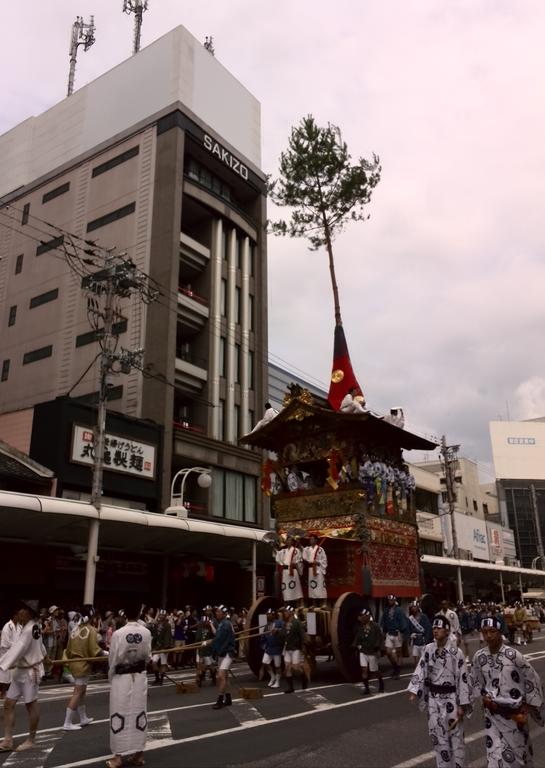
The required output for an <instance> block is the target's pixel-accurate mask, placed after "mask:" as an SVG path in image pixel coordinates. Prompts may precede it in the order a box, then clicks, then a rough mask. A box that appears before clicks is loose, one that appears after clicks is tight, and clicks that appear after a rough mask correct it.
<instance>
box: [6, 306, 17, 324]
mask: <svg viewBox="0 0 545 768" xmlns="http://www.w3.org/2000/svg"><path fill="white" fill-rule="evenodd" d="M16 317H17V305H14V306H13V307H10V308H9V317H8V325H15V318H16Z"/></svg>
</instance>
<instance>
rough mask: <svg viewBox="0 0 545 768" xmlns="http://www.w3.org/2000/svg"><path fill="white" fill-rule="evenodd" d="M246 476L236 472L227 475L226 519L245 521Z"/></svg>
mask: <svg viewBox="0 0 545 768" xmlns="http://www.w3.org/2000/svg"><path fill="white" fill-rule="evenodd" d="M243 480H244V476H243V475H239V474H237V473H236V472H226V473H225V517H227V518H229V520H240V521H242V520H244V483H243Z"/></svg>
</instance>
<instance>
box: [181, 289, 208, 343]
mask: <svg viewBox="0 0 545 768" xmlns="http://www.w3.org/2000/svg"><path fill="white" fill-rule="evenodd" d="M209 314H210V313H209V310H208V302H207V300H206V299H205V298H204V297H202V296H199V295H198V294H196V293H195V292H194V291H193V290H192V289H191V287H190V286H189V285H182V286H180V287H179V288H178V321H179V322H180V323H182V326H183V328H184V333H186V334H187V332H190V333H199V331H202V329H203V328H204V326H205V325H206V323H207V322H208V317H209Z"/></svg>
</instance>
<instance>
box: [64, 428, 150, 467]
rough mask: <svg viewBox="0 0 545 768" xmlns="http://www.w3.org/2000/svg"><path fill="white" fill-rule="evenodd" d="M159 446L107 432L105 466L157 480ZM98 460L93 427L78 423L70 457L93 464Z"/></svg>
mask: <svg viewBox="0 0 545 768" xmlns="http://www.w3.org/2000/svg"><path fill="white" fill-rule="evenodd" d="M155 454H156V447H155V446H154V445H150V444H149V443H141V442H139V441H137V440H131V439H129V438H127V437H120V436H119V435H110V434H106V436H105V439H104V469H108V470H110V471H113V472H122V473H124V474H127V475H136V476H137V477H142V478H145V479H146V480H153V479H154V478H155ZM94 460H95V451H94V435H93V430H92V428H91V427H83V426H81V425H79V424H75V425H74V428H73V432H72V448H71V452H70V461H72V462H73V463H75V464H86V465H88V466H92V465H93V464H94Z"/></svg>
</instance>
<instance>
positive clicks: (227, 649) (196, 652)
mask: <svg viewBox="0 0 545 768" xmlns="http://www.w3.org/2000/svg"><path fill="white" fill-rule="evenodd" d="M324 609H325V608H324V606H323V605H322V606H321V607H320V608H319V609H317V608H315V607H310V608H309V609H305V608H303V607H302V606H294V605H292V604H289V603H287V604H286V605H285V606H284V607H282V608H280V609H275V608H269V609H268V611H267V613H266V616H264V617H263V621H261V620H260V627H259V633H260V634H259V638H258V643H259V646H260V648H261V650H262V654H263V657H262V674H261V675H260V677H261V679H264V678H268V680H267V684H268V686H269V687H270V688H275V689H278V688H280V685H281V680H282V677H285V683H286V684H285V688H284V692H285V693H287V694H289V693H293V692H294V690H295V686H294V681H295V680H296V679H300V684H301V688H302V689H305V688H306V687H307V685H308V682H309V674H310V666H309V662H310V660H309V658H308V655H309V642H308V641H309V637H308V632H307V629H308V627H307V617H308V612H309V611H313V610H324ZM247 613H248V612H247V610H246V609H241V610H240V611H238V612H237V611H235V609H234V607H233V606H230V607H228V606H226V605H217V606H212V605H206V606H204V607H203V608H202V609H201V610H200V611H197V610H196V609H195V608H194V607H192V606H189V605H186V606H185V608H184V609H176V610H168V611H167V610H166V609H162V608H154V607H151V606H144V605H142V606H140V607H139V608H136V607H134V606H133V607H130V608H127V609H126V610H125V609H119V610H117V611H113V610H106V611H104V613H99V612H95V611H94V610H93V608H92V607H91V606H84V607H83V608H82V609H81V610H80V611H75V610H67V611H66V612H64V611H63V610H62V609H61V608H60V607H59V606H57V605H51V606H50V607H49V609H47V610H42V611H38V610H37V607H36V606H34V605H33V604H32V603H28V602H24V601H23V602H20V603H19V604H18V605H17V607H16V609H15V610H14V611H13V614H12V616H11V618H10V620H9V621H8V622H6V624H5V625H4V627H3V629H2V634H1V640H0V698H3V699H4V736H3V740H2V741H1V742H0V752H9V751H12V750H13V749H14V743H13V729H14V720H15V705H16V703H17V701H18V700H21V699H22V701H23V702H24V704H25V706H26V709H27V714H28V724H29V734H28V738H27V739H26V740H25V741H24V742H22V743H21V744H19V745H18V746H17V748H16V751H19V752H20V751H25V750H27V749H31V748H32V747H33V746H34V744H35V738H36V731H37V728H38V722H39V711H38V705H37V700H38V691H39V685H40V682H41V679H42V677H45V678H49V679H50V680H52V681H53V682H61V681H62V682H67V683H70V684H71V685H72V686H73V690H72V692H71V695H70V697H69V699H68V701H67V707H66V712H65V720H64V724H63V726H62V727H63V728H64V730H67V731H76V730H80V729H81V728H84V727H86V726H88V725H90V724H91V723H92V722H93V718H92V717H90V716H89V715H88V713H87V709H86V698H85V697H86V691H87V686H88V684H89V680H90V677H91V676H92V675H95V676H98V675H100V674H102V675H103V676H106V675H108V678H109V681H110V746H111V750H112V753H113V757H112V758H111V759H110V760H108V762H107V765H108V768H120V766H121V765H122V764H124V763H128V764H131V765H143V764H144V757H143V752H144V747H145V739H146V727H147V726H146V723H147V719H146V715H145V713H146V705H147V688H148V673H152V675H153V677H154V679H153V680H152V683H151V684H152V685H158V686H160V685H162V684H163V681H164V679H165V676H168V673H169V671H171V670H172V669H180V668H181V669H194V673H195V683H196V685H197V686H199V687H200V686H202V685H203V684H204V683H205V682H206V680H207V679H209V680H210V683H211V684H212V685H214V686H217V688H218V691H217V693H218V696H217V700H216V702H215V704H214V705H213V708H214V709H221V708H223V707H228V706H230V705H231V704H232V697H231V693H230V689H229V674H230V669H231V666H232V664H233V661H234V660H235V659H237V658H244V656H245V653H246V642H247V641H246V635H245V632H244V630H245V628H246V625H247ZM542 623H545V614H544V609H543V605H542V604H541V603H538V602H536V603H533V604H527V603H526V604H523V603H522V602H516V603H513V605H510V606H506V607H503V608H502V607H501V606H498V605H496V604H492V603H488V604H486V603H478V602H476V603H471V604H465V605H464V604H459V605H458V606H456V607H455V608H453V607H451V606H450V603H449V602H448V600H443V601H442V603H441V604H440V608H439V610H438V611H437V613H436V614H435V615H434V616H432V618H431V620H430V618H429V617H428V615H427V614H426V613H424V612H423V610H422V607H421V605H420V604H419V603H418V601H414V602H413V603H411V604H410V605H408V607H407V608H406V609H404V608H402V607H401V605H399V603H398V601H397V599H396V597H395V596H394V595H389V596H388V597H387V599H386V605H385V606H384V610H383V611H382V613H381V615H380V616H378V615H377V616H374V615H373V613H372V612H371V611H370V610H368V609H367V608H364V609H362V610H361V611H360V613H359V615H358V616H357V623H356V626H355V627H354V637H353V642H352V646H351V647H352V650H353V652H354V654H357V659H358V661H359V666H360V669H361V679H362V686H363V687H362V694H363V695H364V696H369V695H370V694H371V689H370V686H369V682H370V680H371V678H372V677H373V676H374V677H376V679H377V681H378V692H379V693H382V692H384V690H385V685H384V677H383V670H382V669H381V657H383V656H384V657H385V658H386V659H387V660H388V662H389V663H390V665H391V667H392V675H391V676H392V678H393V679H397V678H399V677H400V669H401V664H402V660H403V658H404V657H407V656H411V657H412V658H413V660H414V662H415V663H416V668H415V671H414V673H413V676H412V678H411V682H410V684H409V689H408V690H409V692H410V698H411V699H412V700H415V701H418V702H419V704H420V706H421V707H422V708H423V709H425V710H426V711H427V713H428V723H429V733H430V737H431V741H432V745H433V747H434V750H435V753H436V758H437V765H438V768H457V767H458V766H460V767H461V766H463V765H464V750H465V747H464V731H463V725H464V718H465V717H467V716H469V715H470V714H471V711H472V707H473V703H474V702H475V700H476V699H481V700H482V702H483V707H484V711H485V726H486V729H487V738H486V748H487V754H488V765H489V766H494V767H495V768H500V767H503V766H507V765H532V763H531V744H530V740H529V732H528V715H531V716H532V717H534V719H536V720H537V721H540V718H541V717H542V710H543V693H542V688H541V682H540V680H539V677H538V675H537V673H536V672H535V670H534V669H533V668H532V666H531V665H530V664H529V663H528V661H527V660H526V659H525V658H524V656H523V655H522V653H521V652H520V651H519V650H517V649H516V648H515V647H514V646H515V645H519V646H523V645H525V644H527V643H529V642H532V636H533V632H534V631H535V630H537V631H540V629H541V624H542ZM477 639H478V645H479V649H478V650H477V651H476V653H475V654H474V655H473V658H470V648H469V644H470V641H471V640H473V643H474V644H475V641H476V640H477ZM101 662H102V663H101ZM134 713H139V714H138V715H135V714H134ZM511 756H513V760H511V759H510V758H511Z"/></svg>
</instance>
